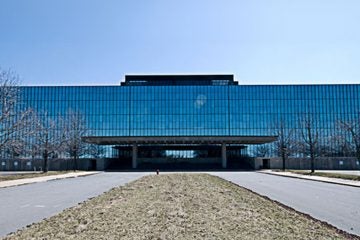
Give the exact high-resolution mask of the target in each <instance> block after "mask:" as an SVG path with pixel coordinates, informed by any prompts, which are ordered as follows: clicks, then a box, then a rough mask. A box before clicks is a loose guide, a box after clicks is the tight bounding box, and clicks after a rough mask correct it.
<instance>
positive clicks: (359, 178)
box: [290, 170, 360, 181]
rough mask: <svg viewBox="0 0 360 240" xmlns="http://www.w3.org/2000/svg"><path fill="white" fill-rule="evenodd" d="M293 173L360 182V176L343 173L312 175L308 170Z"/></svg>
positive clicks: (318, 173)
mask: <svg viewBox="0 0 360 240" xmlns="http://www.w3.org/2000/svg"><path fill="white" fill-rule="evenodd" d="M290 172H292V173H297V174H303V175H308V176H320V177H330V178H341V179H346V180H354V181H360V176H358V175H349V174H341V173H328V172H317V171H315V172H314V173H311V172H310V171H307V170H290Z"/></svg>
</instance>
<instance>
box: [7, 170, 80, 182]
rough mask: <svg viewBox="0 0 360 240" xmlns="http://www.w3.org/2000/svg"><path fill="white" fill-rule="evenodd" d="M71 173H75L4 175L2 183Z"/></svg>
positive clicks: (50, 172) (52, 172)
mask: <svg viewBox="0 0 360 240" xmlns="http://www.w3.org/2000/svg"><path fill="white" fill-rule="evenodd" d="M71 172H74V171H49V172H46V173H43V172H34V173H29V172H27V173H16V174H4V175H0V182H2V181H10V180H18V179H25V178H35V177H46V176H53V175H60V174H66V173H71Z"/></svg>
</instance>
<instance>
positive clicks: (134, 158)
mask: <svg viewBox="0 0 360 240" xmlns="http://www.w3.org/2000/svg"><path fill="white" fill-rule="evenodd" d="M137 155H138V146H137V143H134V144H133V147H132V168H137Z"/></svg>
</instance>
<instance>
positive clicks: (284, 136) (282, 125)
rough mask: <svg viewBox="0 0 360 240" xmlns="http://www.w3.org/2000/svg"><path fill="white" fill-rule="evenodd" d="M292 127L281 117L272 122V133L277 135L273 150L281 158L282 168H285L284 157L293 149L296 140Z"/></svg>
mask: <svg viewBox="0 0 360 240" xmlns="http://www.w3.org/2000/svg"><path fill="white" fill-rule="evenodd" d="M294 131H295V130H294V128H289V127H288V126H287V125H286V122H285V121H284V120H283V119H280V120H279V121H278V122H276V123H275V124H274V127H273V134H274V135H276V136H277V141H276V142H275V145H274V146H275V151H276V153H277V155H278V156H280V157H281V159H282V170H283V171H285V169H286V158H288V157H289V156H290V155H291V154H292V153H293V152H294V150H295V147H296V141H295V138H294Z"/></svg>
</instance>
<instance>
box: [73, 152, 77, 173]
mask: <svg viewBox="0 0 360 240" xmlns="http://www.w3.org/2000/svg"><path fill="white" fill-rule="evenodd" d="M73 170H74V171H76V170H77V154H75V155H74V169H73Z"/></svg>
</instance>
